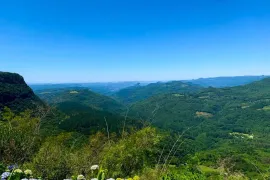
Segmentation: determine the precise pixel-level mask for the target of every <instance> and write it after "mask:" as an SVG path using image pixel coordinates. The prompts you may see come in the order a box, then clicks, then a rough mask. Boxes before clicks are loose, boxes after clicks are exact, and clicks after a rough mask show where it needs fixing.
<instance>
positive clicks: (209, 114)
mask: <svg viewBox="0 0 270 180" xmlns="http://www.w3.org/2000/svg"><path fill="white" fill-rule="evenodd" d="M196 116H197V117H205V118H211V117H213V114H211V113H207V112H199V111H197V112H196Z"/></svg>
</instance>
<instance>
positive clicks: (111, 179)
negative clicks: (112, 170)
mask: <svg viewBox="0 0 270 180" xmlns="http://www.w3.org/2000/svg"><path fill="white" fill-rule="evenodd" d="M107 180H115V179H113V178H110V179H107Z"/></svg>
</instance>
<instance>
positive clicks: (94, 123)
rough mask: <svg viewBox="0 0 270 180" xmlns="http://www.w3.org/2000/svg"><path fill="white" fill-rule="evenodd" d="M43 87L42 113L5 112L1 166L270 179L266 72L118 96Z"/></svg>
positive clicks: (154, 178)
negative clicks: (239, 80)
mask: <svg viewBox="0 0 270 180" xmlns="http://www.w3.org/2000/svg"><path fill="white" fill-rule="evenodd" d="M9 75H12V74H9ZM5 81H8V82H11V81H10V80H8V79H5ZM36 93H37V94H38V95H39V96H40V98H41V99H42V100H44V101H45V102H46V103H48V104H49V105H50V107H49V108H46V109H44V112H43V113H39V114H36V112H33V111H25V112H23V113H18V112H15V113H13V112H12V111H11V110H9V109H8V108H5V109H4V110H3V111H2V113H1V115H2V116H1V120H0V126H1V128H0V142H1V143H0V167H1V162H2V163H3V164H11V163H18V164H19V165H20V167H22V168H30V169H32V170H33V171H34V173H35V174H37V175H38V176H42V177H44V178H47V179H52V180H56V179H61V180H62V179H64V178H66V177H70V176H71V175H78V174H84V175H86V177H87V178H88V179H90V177H91V173H92V170H91V166H92V165H94V164H99V165H100V166H102V168H103V169H105V170H106V178H110V177H113V178H117V177H121V178H127V177H134V176H135V175H139V176H140V178H141V179H142V180H149V179H151V180H160V179H166V180H181V179H187V180H188V179H194V180H201V179H202V180H204V179H205V180H206V179H213V180H216V179H217V180H219V179H220V180H223V179H229V180H230V179H231V180H236V179H240V180H241V179H243V180H244V179H261V180H264V179H269V178H270V166H269V164H270V150H269V149H270V141H269V139H270V120H269V119H270V79H268V78H266V79H263V80H261V81H257V82H253V83H251V84H248V85H244V86H237V87H230V88H213V87H210V88H202V87H200V86H197V85H193V84H190V83H181V82H177V81H176V82H169V83H154V84H150V85H148V86H145V87H142V86H140V85H137V86H133V87H129V88H126V89H123V90H120V91H119V92H117V93H116V94H115V95H114V96H113V97H114V98H116V100H114V99H112V98H110V97H107V96H104V95H99V94H97V93H94V92H92V91H90V90H88V89H84V88H82V87H76V88H70V87H66V88H63V89H47V90H39V91H36ZM117 100H118V101H117ZM120 100H121V101H120ZM11 102H12V101H10V102H6V104H12V103H11ZM120 102H124V104H126V103H128V108H126V107H125V106H124V105H122V104H121V103H120ZM1 103H2V101H1ZM23 105H24V104H20V106H23ZM25 105H26V106H25V107H23V108H22V109H30V110H33V109H31V108H32V107H31V106H28V104H27V103H26V104H25ZM10 107H13V106H10ZM15 109H16V108H15ZM16 110H17V109H16ZM0 171H1V168H0ZM0 173H1V172H0Z"/></svg>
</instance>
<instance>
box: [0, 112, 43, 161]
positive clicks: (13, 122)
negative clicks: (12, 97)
mask: <svg viewBox="0 0 270 180" xmlns="http://www.w3.org/2000/svg"><path fill="white" fill-rule="evenodd" d="M39 122H40V120H39V119H38V118H35V117H32V116H31V112H30V111H25V112H23V113H20V115H15V114H14V113H13V112H11V110H10V109H8V108H4V111H3V113H2V118H1V120H0V126H1V128H0V161H2V162H4V163H6V164H9V163H23V162H25V161H27V160H29V159H30V158H31V156H32V154H34V153H35V152H36V151H37V148H38V145H39V143H40V138H39V124H40V123H39Z"/></svg>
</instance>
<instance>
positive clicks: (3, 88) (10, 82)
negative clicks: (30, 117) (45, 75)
mask: <svg viewBox="0 0 270 180" xmlns="http://www.w3.org/2000/svg"><path fill="white" fill-rule="evenodd" d="M5 106H6V107H8V108H10V109H12V110H13V111H17V112H21V111H24V110H26V109H33V108H36V107H37V106H44V104H43V102H42V101H41V100H40V99H39V98H38V97H37V96H36V95H35V94H34V92H33V91H32V89H31V88H30V87H29V86H28V85H27V84H26V83H25V81H24V79H23V77H22V76H20V75H19V74H16V73H9V72H0V109H2V108H3V107H5Z"/></svg>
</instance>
